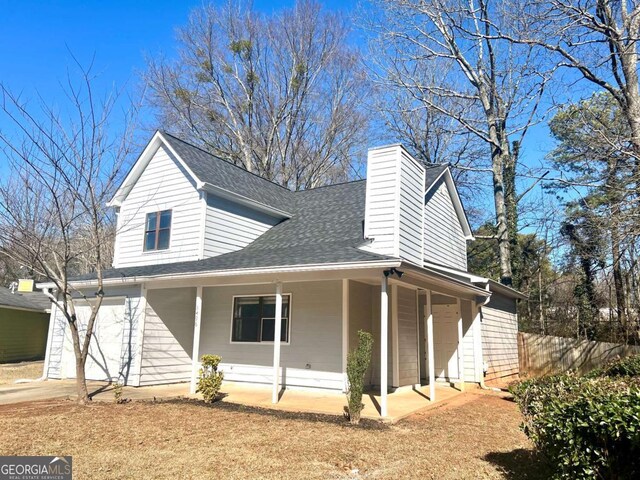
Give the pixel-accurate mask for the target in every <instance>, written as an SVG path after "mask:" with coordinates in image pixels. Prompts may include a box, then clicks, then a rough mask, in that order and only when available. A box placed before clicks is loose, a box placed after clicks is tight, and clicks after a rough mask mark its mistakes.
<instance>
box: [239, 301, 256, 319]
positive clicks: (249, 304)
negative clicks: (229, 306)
mask: <svg viewBox="0 0 640 480" xmlns="http://www.w3.org/2000/svg"><path fill="white" fill-rule="evenodd" d="M235 303H236V305H235V308H234V316H235V317H236V318H246V317H253V318H259V317H260V297H244V298H236V299H235Z"/></svg>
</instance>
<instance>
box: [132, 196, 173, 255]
mask: <svg viewBox="0 0 640 480" xmlns="http://www.w3.org/2000/svg"><path fill="white" fill-rule="evenodd" d="M165 210H170V211H171V231H170V233H169V247H167V248H165V249H163V250H145V249H144V246H145V244H146V241H147V215H149V214H150V213H159V212H164V211H165ZM140 211H141V212H142V213H143V214H144V217H143V218H142V255H164V254H166V253H170V252H171V248H172V244H173V220H174V216H173V214H174V213H175V208H174V207H172V206H171V207H170V206H167V207H163V208H160V209H159V210H158V206H157V205H156V206H154V207H152V206H147V207H146V208H145V209H143V210H140Z"/></svg>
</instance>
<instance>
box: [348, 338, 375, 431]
mask: <svg viewBox="0 0 640 480" xmlns="http://www.w3.org/2000/svg"><path fill="white" fill-rule="evenodd" d="M372 349H373V336H372V335H371V334H370V333H369V332H364V331H362V330H358V346H357V347H356V349H355V350H352V351H351V352H349V355H347V380H348V382H349V389H348V391H347V405H348V410H349V421H350V422H351V423H352V424H354V425H357V424H358V423H360V413H361V412H362V409H363V408H364V405H363V403H362V393H363V391H364V375H365V373H366V372H367V369H368V368H369V365H370V364H371V350H372Z"/></svg>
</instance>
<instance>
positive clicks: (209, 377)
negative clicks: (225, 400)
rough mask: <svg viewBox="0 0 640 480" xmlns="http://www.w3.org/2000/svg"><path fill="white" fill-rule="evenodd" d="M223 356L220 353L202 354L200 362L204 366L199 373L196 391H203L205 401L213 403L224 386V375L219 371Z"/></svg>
mask: <svg viewBox="0 0 640 480" xmlns="http://www.w3.org/2000/svg"><path fill="white" fill-rule="evenodd" d="M221 360H222V357H220V356H219V355H202V357H200V363H201V364H202V367H201V368H200V371H199V373H198V388H197V389H196V393H201V394H202V397H203V398H204V401H205V403H212V402H213V401H215V399H216V398H217V396H218V393H219V392H220V388H221V387H222V379H223V378H224V375H223V373H222V372H219V371H218V365H219V364H220V361H221Z"/></svg>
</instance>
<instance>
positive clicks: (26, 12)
mask: <svg viewBox="0 0 640 480" xmlns="http://www.w3.org/2000/svg"><path fill="white" fill-rule="evenodd" d="M324 3H325V5H326V6H327V7H328V8H332V9H338V8H340V9H345V10H347V11H348V10H350V9H352V8H354V7H355V5H356V3H357V2H356V0H347V1H336V0H332V1H325V2H324ZM201 4H202V1H166V0H156V1H148V0H135V1H134V0H130V1H122V0H112V1H107V0H103V1H84V2H72V1H62V0H54V1H46V2H44V1H40V2H37V1H32V0H18V1H16V0H13V1H8V0H0V11H1V12H2V15H0V59H1V62H0V82H2V83H3V84H4V85H5V86H6V87H8V88H9V89H10V90H11V91H13V92H16V93H21V94H22V96H23V98H27V99H28V98H33V97H34V96H35V95H36V93H37V94H39V95H42V97H43V98H44V99H45V101H47V102H48V103H51V104H52V105H54V106H56V103H57V102H58V101H59V100H58V98H59V97H58V96H59V94H60V91H61V86H60V83H61V82H64V81H65V78H66V75H67V70H68V69H70V68H71V69H73V61H72V59H71V56H70V53H69V51H71V52H72V53H73V55H74V56H76V57H77V58H78V60H79V61H80V63H81V64H82V65H84V66H86V65H88V64H89V62H90V61H91V59H92V58H93V57H94V56H95V64H94V65H95V66H94V70H93V72H94V73H97V74H98V75H99V78H98V81H97V83H96V87H97V89H98V90H99V92H98V93H100V92H105V93H106V92H109V91H111V90H112V89H113V87H114V85H115V86H117V87H119V88H122V87H123V86H126V87H127V89H128V90H129V91H131V92H135V91H136V87H137V86H138V85H139V83H140V72H142V71H143V70H144V68H145V57H146V56H150V55H154V54H157V53H159V52H163V53H165V54H169V55H171V54H172V52H173V50H174V46H175V40H174V38H175V29H176V28H177V27H180V26H182V25H184V24H185V23H186V21H187V18H188V15H189V12H190V10H191V9H193V8H195V7H198V6H199V5H201ZM292 4H293V0H287V1H284V0H278V1H265V0H259V1H255V2H254V5H255V6H256V8H258V9H260V10H263V11H271V10H273V9H278V8H280V7H282V6H290V5H292ZM143 120H145V121H144V123H145V125H147V126H149V127H151V128H153V127H154V124H153V117H152V116H151V115H150V114H149V113H148V112H147V114H146V116H145V117H144V118H143ZM0 128H2V125H0ZM143 136H145V135H143ZM549 147H550V140H549V138H548V133H547V131H546V127H545V126H540V127H537V128H534V129H533V130H532V131H531V132H530V134H529V136H528V138H527V142H526V145H525V148H524V149H523V150H524V151H523V154H524V159H525V161H526V162H527V163H531V164H537V163H538V162H539V161H540V160H541V159H542V158H543V157H544V154H545V153H546V152H547V151H548V149H549ZM2 170H3V169H2V165H0V173H1V172H2Z"/></svg>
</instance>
